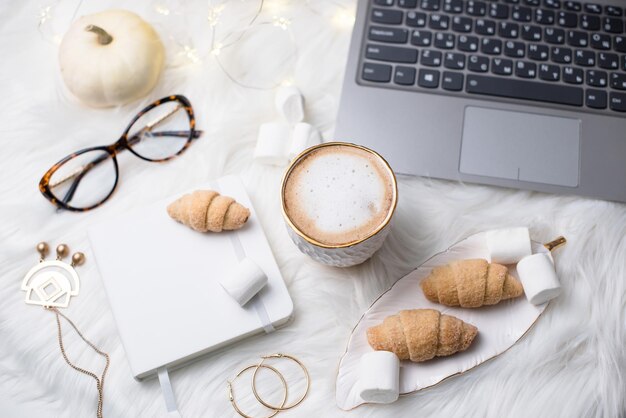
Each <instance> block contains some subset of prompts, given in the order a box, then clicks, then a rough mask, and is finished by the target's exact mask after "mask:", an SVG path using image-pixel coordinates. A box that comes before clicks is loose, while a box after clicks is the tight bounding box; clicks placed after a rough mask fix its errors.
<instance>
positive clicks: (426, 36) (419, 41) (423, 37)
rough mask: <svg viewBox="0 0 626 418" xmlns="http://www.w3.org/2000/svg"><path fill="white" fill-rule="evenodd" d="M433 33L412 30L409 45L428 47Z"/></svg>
mask: <svg viewBox="0 0 626 418" xmlns="http://www.w3.org/2000/svg"><path fill="white" fill-rule="evenodd" d="M432 39H433V33H432V32H429V31H427V30H414V31H413V33H412V34H411V43H412V44H413V45H417V46H430V44H431V42H432Z"/></svg>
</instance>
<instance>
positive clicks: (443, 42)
mask: <svg viewBox="0 0 626 418" xmlns="http://www.w3.org/2000/svg"><path fill="white" fill-rule="evenodd" d="M455 41H456V36H455V35H453V34H451V33H443V32H437V33H436V34H435V42H434V45H435V46H436V47H437V48H441V49H452V48H454V44H455Z"/></svg>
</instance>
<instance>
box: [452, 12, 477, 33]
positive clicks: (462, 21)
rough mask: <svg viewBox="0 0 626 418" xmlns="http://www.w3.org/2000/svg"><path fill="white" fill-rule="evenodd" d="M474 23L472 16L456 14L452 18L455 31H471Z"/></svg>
mask: <svg viewBox="0 0 626 418" xmlns="http://www.w3.org/2000/svg"><path fill="white" fill-rule="evenodd" d="M472 24H473V21H472V18H471V17H465V16H454V18H452V30H453V31H455V32H464V33H468V32H471V31H472Z"/></svg>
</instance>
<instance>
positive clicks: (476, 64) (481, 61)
mask: <svg viewBox="0 0 626 418" xmlns="http://www.w3.org/2000/svg"><path fill="white" fill-rule="evenodd" d="M467 69H468V70H470V71H474V72H475V73H486V72H487V71H489V58H487V57H483V56H480V55H470V57H469V59H468V60H467Z"/></svg>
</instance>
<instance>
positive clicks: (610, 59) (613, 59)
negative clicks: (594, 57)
mask: <svg viewBox="0 0 626 418" xmlns="http://www.w3.org/2000/svg"><path fill="white" fill-rule="evenodd" d="M598 67H600V68H604V69H607V70H617V69H618V68H619V56H618V55H617V54H611V53H608V52H600V53H598Z"/></svg>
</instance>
